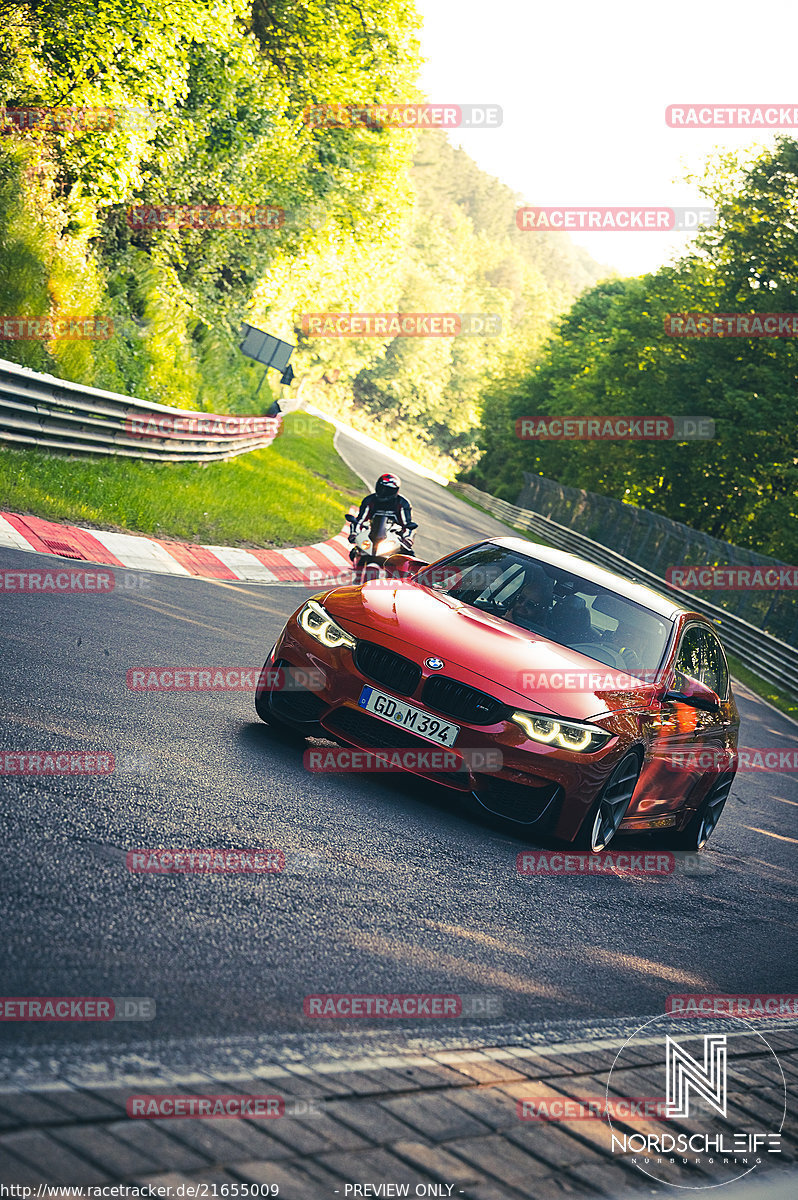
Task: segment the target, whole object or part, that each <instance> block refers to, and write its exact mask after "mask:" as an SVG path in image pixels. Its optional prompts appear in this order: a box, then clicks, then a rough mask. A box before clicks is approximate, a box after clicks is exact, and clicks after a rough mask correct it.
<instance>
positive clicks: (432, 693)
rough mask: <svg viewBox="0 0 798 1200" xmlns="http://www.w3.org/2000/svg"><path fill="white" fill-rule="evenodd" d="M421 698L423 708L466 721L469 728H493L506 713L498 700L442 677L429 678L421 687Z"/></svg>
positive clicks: (507, 709)
mask: <svg viewBox="0 0 798 1200" xmlns="http://www.w3.org/2000/svg"><path fill="white" fill-rule="evenodd" d="M421 699H422V700H423V701H424V704H426V706H427V708H434V709H435V711H436V712H439V713H444V714H445V715H446V716H447V717H455V718H456V719H457V720H459V721H467V722H468V723H469V725H495V724H496V723H497V721H502V720H504V719H505V718H506V717H508V716H509V714H510V709H509V708H508V707H507V705H506V704H502V703H501V701H500V700H496V699H495V697H493V696H489V695H488V694H487V692H480V691H479V689H478V688H472V687H469V685H468V684H467V683H460V682H459V681H458V680H457V679H449V678H448V677H447V676H446V675H431V676H430V678H429V679H428V680H427V682H426V683H425V684H424V690H423V692H422V693H421Z"/></svg>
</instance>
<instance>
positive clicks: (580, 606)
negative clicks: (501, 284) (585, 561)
mask: <svg viewBox="0 0 798 1200" xmlns="http://www.w3.org/2000/svg"><path fill="white" fill-rule="evenodd" d="M417 582H418V583H420V584H422V585H423V586H425V587H429V588H433V589H434V590H435V591H437V592H445V593H446V595H447V596H451V597H453V598H454V599H456V600H460V601H462V602H463V603H464V604H469V605H471V606H472V607H473V608H478V609H480V610H481V611H482V612H486V613H490V614H491V615H492V616H494V617H499V618H501V619H502V620H504V621H509V622H510V624H512V625H515V626H517V627H518V628H519V629H526V630H528V631H529V632H530V633H535V634H538V635H541V636H543V637H545V638H548V639H549V641H552V642H557V643H558V644H559V645H561V646H567V647H569V649H571V650H577V651H579V653H580V654H584V655H586V656H587V657H588V658H592V659H595V660H596V662H600V663H605V664H607V665H608V666H611V667H615V668H616V669H618V670H621V671H624V672H627V671H628V672H629V673H630V674H632V675H636V676H640V675H641V674H642V673H645V674H646V676H647V677H648V676H650V675H652V674H653V673H655V672H656V670H657V668H658V667H659V665H660V662H661V660H662V656H663V654H664V652H665V648H666V646H667V644H668V638H669V635H670V632H671V623H670V621H668V620H666V619H665V618H664V617H661V616H659V615H658V614H657V613H653V612H651V611H650V610H649V609H647V608H644V607H643V606H642V605H640V604H637V603H636V602H635V601H633V600H629V599H628V598H627V597H626V596H624V595H623V593H621V592H617V591H609V590H607V589H606V588H604V587H602V586H601V585H599V584H597V583H592V582H591V581H590V580H588V579H583V578H582V577H581V576H579V575H575V574H574V573H573V572H572V571H565V570H561V569H560V568H559V567H555V566H552V565H551V564H550V563H544V562H539V561H538V560H536V559H533V558H531V557H529V556H528V555H525V554H519V553H518V552H516V551H514V550H507V549H505V548H504V547H502V546H495V545H491V544H488V545H482V546H476V547H474V548H472V549H470V550H464V551H463V552H462V553H460V554H455V555H453V556H452V557H451V558H449V559H446V560H445V561H444V562H442V563H439V564H438V565H437V566H434V567H428V568H427V569H426V570H425V571H422V572H420V573H419V575H418V576H417Z"/></svg>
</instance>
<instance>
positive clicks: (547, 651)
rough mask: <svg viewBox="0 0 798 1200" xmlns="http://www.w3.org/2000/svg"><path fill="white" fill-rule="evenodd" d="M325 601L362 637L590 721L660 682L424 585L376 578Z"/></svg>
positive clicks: (507, 699)
mask: <svg viewBox="0 0 798 1200" xmlns="http://www.w3.org/2000/svg"><path fill="white" fill-rule="evenodd" d="M320 599H322V598H321V597H320ZM322 602H323V604H324V607H325V608H326V609H327V611H328V612H329V613H330V615H331V616H333V617H335V619H336V620H338V621H340V622H341V625H342V626H343V627H344V629H347V630H348V631H349V632H351V633H352V634H354V635H355V636H356V637H362V638H367V639H370V640H373V641H376V642H379V643H380V644H381V645H386V646H390V647H391V649H393V650H395V651H396V652H397V653H400V654H404V655H405V656H406V657H407V658H411V659H413V661H414V662H417V663H418V664H419V665H420V666H421V665H423V663H424V659H425V658H426V657H427V656H430V655H434V656H436V657H438V658H442V659H443V662H444V664H445V665H444V667H443V672H442V673H443V674H444V675H447V676H450V677H454V678H457V679H460V680H462V681H463V682H464V683H469V684H470V685H471V686H472V687H477V688H480V689H481V690H482V691H485V692H487V693H489V694H490V695H492V696H495V697H496V698H497V699H500V700H502V701H503V702H504V703H506V704H509V705H512V706H513V707H515V708H523V709H527V710H529V711H532V712H534V711H546V712H551V713H556V714H558V715H559V716H562V717H570V718H571V719H573V720H582V721H584V720H587V719H588V718H590V717H596V716H600V715H602V714H604V713H611V712H617V711H620V710H625V709H629V708H640V707H642V706H645V705H647V704H650V703H651V700H652V697H653V694H654V687H653V685H652V684H650V683H648V684H644V683H642V682H641V681H640V680H639V679H636V678H635V677H634V676H633V675H626V674H624V673H623V672H620V671H618V670H617V669H615V668H612V667H609V666H606V665H605V664H603V663H599V662H596V660H595V659H593V658H588V657H587V656H586V655H584V654H580V653H579V652H578V651H576V650H569V649H568V648H567V647H566V646H560V645H558V643H556V642H552V641H549V640H548V639H547V638H545V637H542V636H540V635H538V634H535V633H528V632H527V631H526V630H522V629H518V628H517V627H515V626H513V625H511V624H509V623H508V622H507V621H502V620H501V619H500V618H498V617H492V616H490V615H489V614H488V613H483V612H480V611H479V610H478V609H475V608H472V607H471V606H470V605H468V604H462V603H461V602H460V601H458V600H454V599H453V598H452V597H450V596H446V595H443V594H441V593H436V592H433V591H431V590H430V589H428V588H424V587H421V586H419V585H417V584H412V583H397V584H396V585H395V586H393V587H390V586H386V582H385V580H375V581H374V582H373V583H366V584H363V585H362V586H360V587H358V586H346V587H342V588H337V589H335V590H334V591H332V592H328V593H327V594H326V595H325V596H324V597H323V599H322ZM429 673H430V674H432V672H429ZM608 684H609V686H608Z"/></svg>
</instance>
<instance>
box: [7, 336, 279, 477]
mask: <svg viewBox="0 0 798 1200" xmlns="http://www.w3.org/2000/svg"><path fill="white" fill-rule="evenodd" d="M280 426H281V418H280V417H239V416H230V415H227V414H217V413H202V412H196V411H194V410H189V409H180V408H171V407H170V406H169V405H166V404H153V403H151V402H150V401H148V400H137V399H136V397H135V396H122V395H120V394H119V393H118V392H104V391H101V390H100V389H98V388H90V387H86V386H85V385H83V384H80V383H72V382H71V381H70V380H68V379H57V378H56V377H55V376H54V375H41V374H39V373H38V372H37V371H29V370H27V369H26V368H25V367H20V366H18V365H17V363H12V362H8V361H7V360H6V359H0V444H7V445H10V446H15V447H18V448H20V449H23V448H26V447H28V448H36V447H41V448H43V449H47V450H59V451H62V452H65V453H71V454H112V455H119V456H123V457H126V458H146V459H153V460H155V461H157V462H212V461H214V460H217V459H226V458H234V457H235V456H236V455H237V454H246V453H247V451H249V450H260V449H262V448H263V447H264V446H269V445H270V444H271V443H272V442H273V441H274V439H275V437H276V436H277V434H278V433H279V431H280Z"/></svg>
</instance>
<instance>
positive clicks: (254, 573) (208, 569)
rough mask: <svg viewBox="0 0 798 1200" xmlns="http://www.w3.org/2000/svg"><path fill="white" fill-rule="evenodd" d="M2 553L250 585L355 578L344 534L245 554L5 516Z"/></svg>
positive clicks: (0, 527) (1, 517) (0, 517)
mask: <svg viewBox="0 0 798 1200" xmlns="http://www.w3.org/2000/svg"><path fill="white" fill-rule="evenodd" d="M0 549H10V550H27V551H33V552H34V553H36V554H50V555H54V556H55V557H57V558H67V559H71V560H72V561H79V562H90V563H102V564H103V565H107V566H109V567H130V568H132V569H134V570H137V571H149V572H152V573H154V574H158V575H182V576H189V577H191V576H193V577H194V578H196V579H223V580H232V581H239V580H243V581H245V582H247V583H304V584H306V585H307V586H308V587H316V586H321V585H322V584H324V583H325V582H327V581H332V580H335V581H336V582H339V583H342V582H344V581H345V580H346V579H348V578H349V577H350V575H351V571H352V564H351V562H350V559H349V542H348V540H347V535H346V534H345V533H343V532H341V533H338V534H336V536H335V537H333V538H330V540H329V541H327V542H315V543H314V544H313V545H312V546H297V547H294V548H292V549H283V550H243V549H241V548H240V547H237V546H199V545H194V544H192V543H190V542H162V541H159V540H158V539H156V538H150V537H143V536H139V535H138V534H132V533H109V532H106V531H105V530H103V529H81V528H80V527H79V526H76V525H59V524H56V523H55V522H54V521H45V520H43V519H42V518H41V517H31V516H27V515H25V516H22V515H21V514H19V513H9V512H4V513H0Z"/></svg>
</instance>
